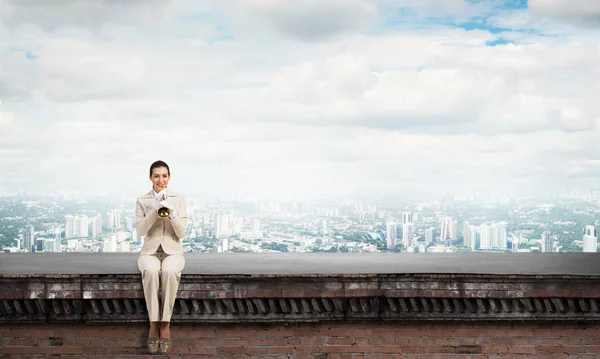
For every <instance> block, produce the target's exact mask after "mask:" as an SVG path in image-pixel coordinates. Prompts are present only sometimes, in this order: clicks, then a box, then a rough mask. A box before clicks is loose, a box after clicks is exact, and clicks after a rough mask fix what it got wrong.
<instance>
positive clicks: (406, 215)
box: [402, 212, 413, 224]
mask: <svg viewBox="0 0 600 359" xmlns="http://www.w3.org/2000/svg"><path fill="white" fill-rule="evenodd" d="M412 221H413V220H412V213H410V212H403V213H402V224H406V223H412Z"/></svg>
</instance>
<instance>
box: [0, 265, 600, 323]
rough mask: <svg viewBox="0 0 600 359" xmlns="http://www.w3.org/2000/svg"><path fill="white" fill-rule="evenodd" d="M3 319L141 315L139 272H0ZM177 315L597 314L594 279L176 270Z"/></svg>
mask: <svg viewBox="0 0 600 359" xmlns="http://www.w3.org/2000/svg"><path fill="white" fill-rule="evenodd" d="M0 301H1V305H0V322H5V323H9V322H65V321H67V322H68V321H76V322H123V321H125V322H145V321H147V313H146V305H145V301H144V296H143V292H142V286H141V280H140V276H139V274H115V275H111V274H101V275H93V274H83V275H78V274H68V275H53V274H47V275H44V274H37V275H18V274H5V275H1V276H0ZM173 320H174V321H178V322H204V323H206V322H216V323H228V322H318V321H507V320H508V321H515V320H518V321H556V320H561V321H597V320H600V276H589V275H588V276H581V275H576V276H570V275H541V274H540V275H506V274H503V275H493V274H343V275H340V274H337V275H336V274H306V275H298V274H280V275H277V274H269V275H242V274H231V275H199V274H187V275H184V276H183V277H182V282H181V285H180V287H179V292H178V299H177V302H176V305H175V308H174V315H173Z"/></svg>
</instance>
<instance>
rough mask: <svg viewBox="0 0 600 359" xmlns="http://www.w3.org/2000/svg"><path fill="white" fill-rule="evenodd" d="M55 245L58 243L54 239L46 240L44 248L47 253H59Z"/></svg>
mask: <svg viewBox="0 0 600 359" xmlns="http://www.w3.org/2000/svg"><path fill="white" fill-rule="evenodd" d="M55 245H56V242H55V241H54V238H46V239H45V243H44V247H45V251H46V252H57V250H56V248H55Z"/></svg>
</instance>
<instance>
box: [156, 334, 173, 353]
mask: <svg viewBox="0 0 600 359" xmlns="http://www.w3.org/2000/svg"><path fill="white" fill-rule="evenodd" d="M158 343H159V344H160V353H161V354H167V353H168V352H169V350H171V339H168V338H161V339H160V340H159V341H158Z"/></svg>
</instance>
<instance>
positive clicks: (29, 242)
mask: <svg viewBox="0 0 600 359" xmlns="http://www.w3.org/2000/svg"><path fill="white" fill-rule="evenodd" d="M34 245H35V242H34V229H33V225H32V224H28V225H26V226H25V231H24V233H23V249H25V250H27V252H31V251H32V250H33V246H34Z"/></svg>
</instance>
